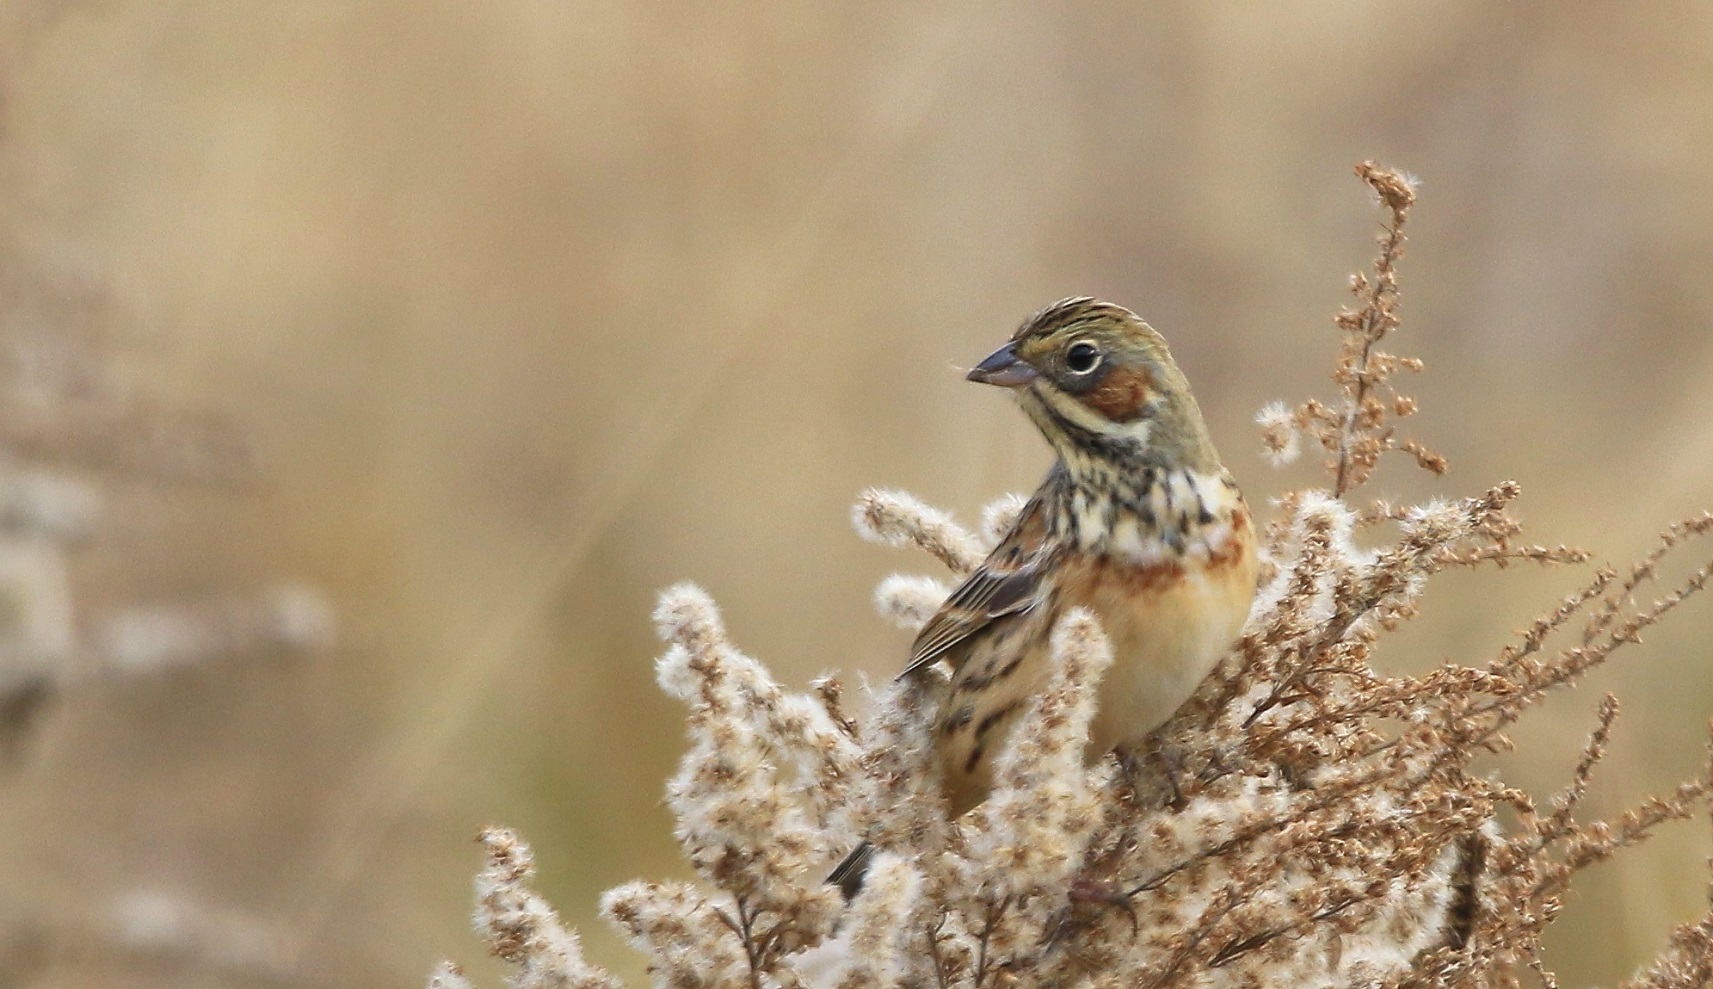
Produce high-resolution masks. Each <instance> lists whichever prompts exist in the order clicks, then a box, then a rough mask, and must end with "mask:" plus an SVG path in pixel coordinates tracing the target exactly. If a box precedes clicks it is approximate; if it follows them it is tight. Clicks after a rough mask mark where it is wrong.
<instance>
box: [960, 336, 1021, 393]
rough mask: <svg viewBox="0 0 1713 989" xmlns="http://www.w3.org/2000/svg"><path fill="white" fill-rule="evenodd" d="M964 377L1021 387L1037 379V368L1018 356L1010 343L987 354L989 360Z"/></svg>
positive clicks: (1002, 386) (1008, 386) (988, 383)
mask: <svg viewBox="0 0 1713 989" xmlns="http://www.w3.org/2000/svg"><path fill="white" fill-rule="evenodd" d="M964 377H966V378H968V379H969V380H971V381H979V382H981V383H982V384H984V385H998V386H999V387H1001V388H1021V387H1023V386H1024V385H1026V384H1028V383H1029V382H1031V381H1034V380H1035V369H1034V368H1032V367H1030V366H1029V364H1028V362H1026V361H1025V360H1023V358H1021V357H1018V356H1017V352H1016V351H1015V350H1012V349H1011V344H1009V343H1008V344H1006V345H1005V346H1003V347H1001V348H999V349H998V350H996V351H994V352H993V353H991V354H989V355H987V360H985V361H982V362H981V363H980V364H977V365H976V366H975V367H973V368H971V369H970V373H969V374H966V375H964Z"/></svg>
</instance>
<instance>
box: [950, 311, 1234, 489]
mask: <svg viewBox="0 0 1713 989" xmlns="http://www.w3.org/2000/svg"><path fill="white" fill-rule="evenodd" d="M969 379H970V380H971V381H980V382H984V383H986V384H991V385H1000V386H1002V387H1006V388H1012V389H1015V391H1016V393H1017V397H1018V401H1019V402H1021V403H1022V405H1023V408H1024V411H1026V412H1027V413H1028V414H1029V417H1030V418H1031V419H1033V420H1034V421H1035V424H1036V426H1038V427H1040V430H1041V432H1042V433H1043V434H1044V435H1045V436H1046V437H1047V441H1048V442H1049V443H1051V444H1052V445H1053V448H1054V449H1055V450H1056V451H1057V452H1058V453H1059V455H1060V457H1061V458H1062V459H1064V460H1065V461H1066V462H1067V463H1069V464H1072V465H1074V464H1075V462H1076V461H1079V460H1082V459H1083V458H1086V457H1090V456H1093V457H1097V458H1100V459H1102V460H1105V461H1109V462H1110V461H1114V460H1118V461H1122V462H1124V463H1126V464H1136V465H1148V466H1159V467H1166V468H1180V467H1183V468H1191V469H1213V468H1216V467H1217V466H1218V462H1219V457H1218V454H1217V453H1215V452H1214V449H1213V445H1212V443H1211V442H1210V441H1209V439H1208V435H1207V426H1206V425H1205V424H1204V423H1203V422H1202V417H1201V410H1200V409H1199V408H1198V407H1197V406H1196V402H1195V399H1194V398H1193V397H1192V396H1191V395H1190V388H1189V382H1188V381H1186V380H1184V375H1183V372H1182V371H1180V370H1178V365H1177V364H1176V363H1175V362H1174V361H1173V360H1172V354H1171V351H1169V350H1168V349H1167V348H1166V341H1165V339H1164V338H1162V337H1161V336H1160V334H1158V333H1156V332H1155V331H1154V328H1153V327H1151V326H1149V325H1148V324H1147V323H1144V322H1142V320H1141V319H1140V318H1139V317H1137V315H1136V314H1135V313H1133V312H1131V311H1130V310H1128V309H1125V308H1124V307H1123V306H1115V305H1113V304H1112V303H1110V302H1101V301H1098V300H1096V299H1091V298H1087V297H1079V298H1074V299H1065V300H1064V301H1062V302H1055V303H1054V304H1052V305H1050V306H1048V307H1047V308H1045V309H1043V310H1041V311H1040V312H1039V313H1036V314H1035V315H1034V316H1033V317H1031V318H1030V319H1029V320H1028V321H1026V322H1025V323H1024V324H1023V325H1022V326H1021V327H1019V328H1018V330H1017V332H1016V334H1014V335H1013V336H1012V338H1011V340H1010V341H1009V342H1008V343H1006V344H1005V346H1003V347H1001V348H999V349H998V350H996V351H994V352H993V353H992V354H991V355H989V356H988V358H987V359H986V360H984V361H982V362H981V363H980V364H978V365H976V367H975V368H974V369H973V370H971V371H970V372H969Z"/></svg>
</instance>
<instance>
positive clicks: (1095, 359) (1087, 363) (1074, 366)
mask: <svg viewBox="0 0 1713 989" xmlns="http://www.w3.org/2000/svg"><path fill="white" fill-rule="evenodd" d="M1099 363H1100V348H1099V347H1096V346H1095V345H1094V344H1092V343H1090V342H1089V341H1087V340H1078V341H1077V342H1076V343H1073V344H1071V345H1070V347H1068V348H1066V350H1065V366H1066V367H1068V368H1070V369H1071V373H1072V374H1087V373H1089V372H1090V371H1093V370H1094V368H1095V365H1097V364H1099Z"/></svg>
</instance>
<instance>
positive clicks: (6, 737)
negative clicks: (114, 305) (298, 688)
mask: <svg viewBox="0 0 1713 989" xmlns="http://www.w3.org/2000/svg"><path fill="white" fill-rule="evenodd" d="M94 304H96V302H95V301H94V300H88V299H86V300H84V301H83V305H84V306H89V305H94ZM8 315H9V316H11V317H14V318H12V319H7V320H4V321H0V423H4V425H0V748H10V747H15V746H16V744H17V743H18V742H19V741H21V740H22V739H23V737H24V734H25V732H26V729H27V728H28V726H29V724H30V722H31V721H32V719H33V718H34V717H35V716H36V715H38V714H39V713H40V712H41V710H42V709H43V707H44V705H45V704H46V703H47V702H48V701H49V700H51V699H52V698H53V697H54V696H55V695H56V694H58V693H60V692H62V691H64V690H65V689H66V688H68V687H70V686H72V685H74V684H78V683H82V682H86V681H90V680H94V679H101V678H110V677H115V676H134V675H137V674H141V673H150V672H155V671H159V670H164V669H170V668H173V667H179V666H185V665H191V664H198V663H207V662H211V661H217V660H221V659H225V658H229V657H234V656H244V655H254V654H257V653H261V652H269V651H273V650H278V649H284V650H288V651H296V650H315V649H319V648H324V647H325V646H326V645H327V644H328V642H329V641H330V640H331V637H332V634H333V632H332V628H333V617H332V612H331V609H330V608H329V606H328V604H327V602H326V600H325V599H324V598H323V597H322V596H321V594H320V593H319V592H318V591H315V590H313V589H311V588H308V587H304V586H302V585H298V584H291V583H285V584H280V585H278V586H276V587H274V588H271V589H265V590H262V591H260V592H257V593H252V594H246V595H234V596H228V597H226V598H223V599H220V600H211V601H206V602H197V603H187V604H171V605H139V606H132V607H127V608H123V609H120V610H116V611H113V612H110V613H107V614H96V615H93V616H89V617H82V618H80V617H79V616H78V614H77V610H78V609H76V608H74V607H73V599H72V592H71V587H72V581H71V571H72V569H73V567H72V562H73V559H74V556H75V554H76V553H77V552H78V551H80V550H81V549H83V548H84V547H86V546H87V545H88V544H90V543H92V542H95V541H98V540H99V539H100V537H101V536H103V535H104V534H107V533H108V532H109V531H110V530H111V529H112V528H113V526H114V523H113V522H112V521H111V520H110V518H109V515H110V513H109V512H108V511H107V510H106V502H107V499H106V498H105V497H104V491H103V488H102V486H101V485H100V484H99V483H98V478H99V476H100V475H102V474H109V475H119V476H123V477H126V478H130V479H144V480H148V481H152V482H155V483H160V484H177V483H187V482H188V483H198V484H216V485H221V486H232V485H235V484H238V483H240V482H241V481H243V480H244V479H245V477H246V476H247V474H248V471H249V468H248V466H247V458H246V455H245V454H244V452H243V448H242V446H241V444H239V443H238V442H237V440H236V438H235V436H234V431H233V430H232V428H231V427H230V426H229V425H227V424H225V423H224V422H222V421H221V420H219V419H217V418H215V417H212V416H207V415H200V414H194V413H190V412H182V411H176V410H170V409H166V408H163V407H162V406H161V405H160V403H158V402H154V401H152V400H149V399H146V398H143V397H141V396H139V395H137V394H136V393H135V391H134V389H132V388H131V387H130V386H129V385H128V383H127V382H125V380H124V379H123V378H122V377H121V376H120V375H119V374H117V373H116V372H115V371H114V369H113V368H112V366H111V362H109V361H107V360H106V359H105V355H104V354H103V353H102V351H101V348H100V347H98V346H97V345H96V343H95V342H94V341H91V340H86V339H82V338H80V337H79V336H78V335H77V334H76V333H75V332H66V331H65V330H64V329H63V328H61V327H58V326H55V327H53V328H52V329H51V330H49V329H46V328H42V327H37V326H34V325H33V324H32V323H31V322H30V321H28V320H23V319H21V318H18V317H19V314H16V313H13V314H8Z"/></svg>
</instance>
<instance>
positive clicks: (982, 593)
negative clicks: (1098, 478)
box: [898, 496, 1047, 677]
mask: <svg viewBox="0 0 1713 989" xmlns="http://www.w3.org/2000/svg"><path fill="white" fill-rule="evenodd" d="M1046 555H1047V525H1046V513H1045V512H1044V510H1043V509H1042V504H1041V499H1040V497H1039V496H1037V497H1035V498H1032V499H1030V501H1029V503H1028V504H1027V505H1024V506H1023V511H1022V512H1021V513H1020V514H1019V515H1018V517H1017V522H1016V523H1015V524H1014V525H1012V527H1011V531H1010V532H1008V533H1006V535H1005V538H1004V539H1002V540H1000V543H999V545H998V546H995V547H994V549H993V552H991V553H989V554H988V555H987V559H985V560H983V561H982V564H981V566H979V567H976V568H975V570H973V571H971V572H970V575H969V576H968V577H965V578H964V582H963V583H962V584H959V585H958V587H957V590H954V591H953V592H952V594H951V596H950V597H948V598H946V603H945V604H942V605H940V610H939V611H937V612H935V613H934V617H933V618H930V619H928V624H926V625H924V626H923V627H922V631H921V632H920V633H918V634H917V636H916V642H915V644H914V645H913V646H912V647H911V649H910V662H909V663H908V664H906V665H905V667H904V672H903V673H900V674H898V675H899V676H900V677H905V676H909V675H910V674H911V673H914V672H916V671H917V670H919V669H921V668H922V667H924V666H927V665H929V664H931V663H934V662H935V661H937V660H939V659H942V658H944V657H945V655H946V653H947V651H948V650H950V649H951V648H952V647H953V646H956V645H957V644H958V643H960V642H963V641H964V640H965V639H968V638H969V637H970V636H972V635H975V634H976V633H978V632H980V631H981V630H982V629H984V628H987V627H988V626H989V625H991V624H993V623H994V622H995V621H998V620H999V619H1001V618H1004V617H1005V616H1007V615H1017V614H1022V613H1024V612H1026V611H1028V610H1029V609H1031V608H1033V607H1035V605H1036V604H1037V603H1039V601H1040V600H1041V592H1042V590H1043V588H1042V581H1041V575H1042V572H1043V569H1044V564H1045V562H1046V560H1045V558H1046ZM954 665H955V661H954Z"/></svg>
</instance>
